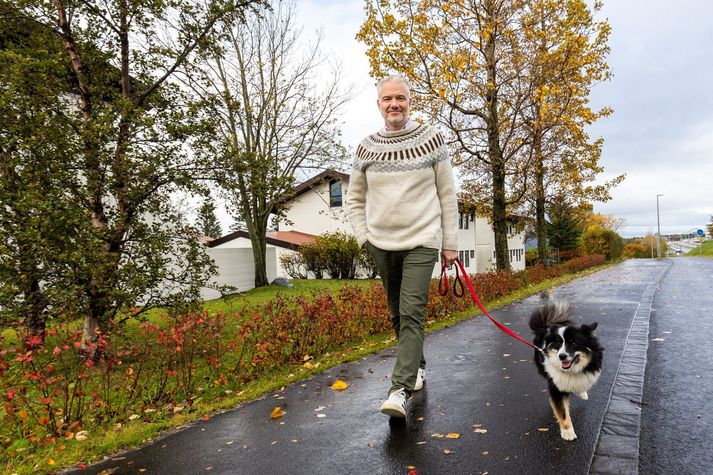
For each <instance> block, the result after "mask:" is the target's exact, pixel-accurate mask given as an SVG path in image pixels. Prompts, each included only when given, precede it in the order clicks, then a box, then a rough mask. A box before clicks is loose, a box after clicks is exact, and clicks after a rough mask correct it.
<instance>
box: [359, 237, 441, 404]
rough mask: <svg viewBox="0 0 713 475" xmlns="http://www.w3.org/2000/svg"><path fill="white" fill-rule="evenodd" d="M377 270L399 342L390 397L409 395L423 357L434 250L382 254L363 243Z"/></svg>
mask: <svg viewBox="0 0 713 475" xmlns="http://www.w3.org/2000/svg"><path fill="white" fill-rule="evenodd" d="M366 246H367V250H368V251H369V254H370V255H371V257H372V258H373V259H374V262H375V263H376V266H377V267H378V268H379V274H380V275H381V280H382V282H383V283H384V289H385V290H386V296H387V300H388V303H389V309H390V310H391V324H392V325H393V327H394V331H395V332H396V337H397V338H398V340H399V343H398V348H397V353H396V364H395V365H394V370H393V373H392V374H391V389H389V393H391V392H393V391H396V390H397V389H400V388H403V389H404V390H405V391H406V394H407V395H411V392H412V391H413V387H414V385H415V384H416V374H417V372H418V369H419V368H425V367H426V359H425V358H424V355H423V340H424V336H425V331H424V311H425V309H426V304H427V303H428V287H429V284H430V282H431V275H432V274H433V266H434V264H435V263H436V258H437V256H438V250H437V249H431V248H426V247H417V248H416V249H411V250H408V251H384V250H382V249H379V248H377V247H376V246H374V245H372V244H371V243H369V242H367V243H366Z"/></svg>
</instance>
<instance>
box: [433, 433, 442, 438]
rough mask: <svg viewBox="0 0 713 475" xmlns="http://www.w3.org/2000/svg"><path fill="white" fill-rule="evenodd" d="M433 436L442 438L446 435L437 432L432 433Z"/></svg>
mask: <svg viewBox="0 0 713 475" xmlns="http://www.w3.org/2000/svg"><path fill="white" fill-rule="evenodd" d="M431 437H435V438H436V439H442V438H443V437H445V436H444V435H443V434H438V433H435V434H431Z"/></svg>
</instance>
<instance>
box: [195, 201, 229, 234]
mask: <svg viewBox="0 0 713 475" xmlns="http://www.w3.org/2000/svg"><path fill="white" fill-rule="evenodd" d="M196 227H197V228H198V230H199V231H200V232H201V233H203V235H205V236H210V237H212V238H219V237H220V236H222V235H223V230H222V229H221V227H220V222H219V221H218V217H217V216H216V215H215V203H213V200H211V199H206V200H205V201H204V202H203V204H202V205H201V206H200V208H198V220H197V222H196Z"/></svg>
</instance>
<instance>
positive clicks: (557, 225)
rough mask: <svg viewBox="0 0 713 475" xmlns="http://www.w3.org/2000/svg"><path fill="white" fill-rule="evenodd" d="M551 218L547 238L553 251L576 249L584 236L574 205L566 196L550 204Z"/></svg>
mask: <svg viewBox="0 0 713 475" xmlns="http://www.w3.org/2000/svg"><path fill="white" fill-rule="evenodd" d="M549 216H550V221H549V222H548V223H547V237H548V238H549V244H550V247H552V248H553V249H574V248H576V247H578V246H579V245H580V237H581V236H582V227H581V223H580V221H579V220H578V219H577V216H576V214H575V212H574V209H573V207H572V205H571V204H570V203H569V201H568V200H567V199H566V198H565V197H564V196H560V197H558V198H557V199H556V200H554V201H553V202H552V203H550V206H549ZM538 239H539V238H538ZM538 247H539V246H538ZM538 252H539V250H538Z"/></svg>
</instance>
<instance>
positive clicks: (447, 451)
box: [443, 449, 455, 455]
mask: <svg viewBox="0 0 713 475" xmlns="http://www.w3.org/2000/svg"><path fill="white" fill-rule="evenodd" d="M443 453H444V454H448V455H450V454H454V453H455V452H454V451H453V450H451V449H443Z"/></svg>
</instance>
